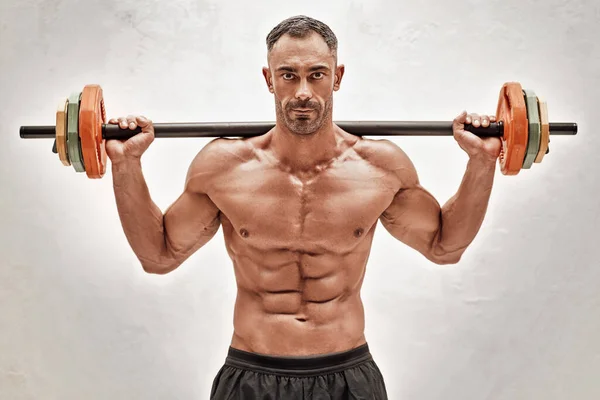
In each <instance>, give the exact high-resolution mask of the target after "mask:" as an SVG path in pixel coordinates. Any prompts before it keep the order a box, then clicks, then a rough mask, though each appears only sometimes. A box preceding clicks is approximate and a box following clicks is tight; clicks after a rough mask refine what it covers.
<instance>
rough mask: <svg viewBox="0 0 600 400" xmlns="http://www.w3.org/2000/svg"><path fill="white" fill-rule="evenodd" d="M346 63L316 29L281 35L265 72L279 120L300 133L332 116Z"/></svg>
mask: <svg viewBox="0 0 600 400" xmlns="http://www.w3.org/2000/svg"><path fill="white" fill-rule="evenodd" d="M343 74H344V66H343V65H340V66H337V65H336V59H335V55H334V54H333V53H332V52H331V50H330V49H329V47H328V46H327V43H325V41H324V40H323V38H322V37H321V36H320V35H318V34H317V33H313V34H312V35H310V36H309V37H307V38H302V39H299V38H293V37H291V36H288V35H284V36H282V37H281V38H280V39H279V40H278V41H277V43H276V44H275V46H274V47H273V49H272V50H271V53H270V55H269V67H268V68H267V67H265V68H263V75H264V76H265V80H266V82H267V85H268V86H269V91H270V92H271V93H273V94H274V95H275V107H276V112H277V120H278V122H280V123H283V124H285V126H286V127H287V128H288V129H289V130H290V131H291V132H292V133H295V134H298V135H310V134H312V133H314V132H316V131H317V130H318V129H319V128H320V127H321V126H322V125H323V123H325V122H326V121H328V120H330V119H331V110H332V106H333V91H334V90H335V91H337V90H338V89H339V85H340V82H341V80H342V76H343Z"/></svg>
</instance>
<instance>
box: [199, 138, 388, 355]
mask: <svg viewBox="0 0 600 400" xmlns="http://www.w3.org/2000/svg"><path fill="white" fill-rule="evenodd" d="M345 135H348V134H345ZM352 138H354V139H352ZM269 142H270V141H269V138H268V137H267V136H265V137H259V138H252V139H247V140H245V143H244V145H245V146H246V150H245V151H247V157H245V158H244V160H243V161H242V162H240V163H239V164H237V165H235V166H234V167H232V168H230V169H228V170H227V171H224V172H223V173H222V174H220V176H218V178H217V179H215V180H214V183H213V184H212V185H211V189H210V193H208V194H209V196H210V198H211V200H212V201H213V202H214V204H215V205H216V206H217V207H218V208H219V210H220V211H221V213H220V219H221V224H222V227H223V234H224V239H225V244H226V246H227V251H228V254H229V255H230V257H231V259H232V261H233V266H234V271H235V277H236V280H237V286H238V295H237V299H236V303H235V310H234V335H233V338H232V342H231V346H232V347H234V348H237V349H240V350H245V351H250V352H256V353H262V354H273V355H307V354H324V353H331V352H338V351H345V350H348V349H351V348H354V347H357V346H359V345H361V344H364V343H365V342H366V339H365V335H364V327H365V319H364V311H363V304H362V301H361V297H360V290H361V285H362V282H363V278H364V275H365V269H366V264H367V260H368V257H369V253H370V249H371V242H372V239H373V234H374V232H375V227H376V226H377V221H378V219H379V217H380V216H381V214H382V213H383V211H384V210H385V209H386V207H387V206H388V205H389V204H390V202H391V201H392V199H393V197H394V194H395V192H396V191H397V190H398V186H399V183H398V182H397V178H395V176H394V174H393V173H391V172H389V171H386V170H385V168H382V167H381V166H377V165H375V164H374V163H373V162H372V161H370V157H368V156H367V157H366V156H365V154H369V155H371V154H372V153H373V147H372V146H376V145H373V144H370V142H369V141H366V140H364V139H357V138H355V137H351V136H350V135H348V141H347V143H346V144H347V146H346V148H345V149H344V150H343V152H342V153H341V155H340V156H339V157H337V158H336V159H335V160H332V162H331V163H330V164H329V165H328V166H326V167H325V168H323V169H322V170H320V171H312V172H305V173H298V172H295V173H294V172H291V171H287V170H285V169H284V168H282V167H281V165H280V164H279V163H278V162H277V159H276V157H275V156H274V155H273V152H271V150H270V148H269ZM363 149H366V150H367V151H366V152H364V151H363Z"/></svg>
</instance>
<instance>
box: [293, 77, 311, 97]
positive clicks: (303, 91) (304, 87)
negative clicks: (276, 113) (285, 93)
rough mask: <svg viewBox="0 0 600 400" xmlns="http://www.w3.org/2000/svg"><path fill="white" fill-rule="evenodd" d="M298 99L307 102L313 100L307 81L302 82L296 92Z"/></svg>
mask: <svg viewBox="0 0 600 400" xmlns="http://www.w3.org/2000/svg"><path fill="white" fill-rule="evenodd" d="M296 98H297V99H298V100H301V101H306V100H309V99H311V98H312V92H311V91H310V87H309V85H308V82H307V80H306V79H302V80H301V81H300V86H298V90H296Z"/></svg>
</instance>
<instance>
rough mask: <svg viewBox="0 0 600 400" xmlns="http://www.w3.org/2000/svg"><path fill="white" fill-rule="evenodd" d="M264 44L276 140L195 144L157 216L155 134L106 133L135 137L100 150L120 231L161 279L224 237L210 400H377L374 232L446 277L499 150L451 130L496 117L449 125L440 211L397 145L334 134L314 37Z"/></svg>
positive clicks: (305, 24) (333, 84)
mask: <svg viewBox="0 0 600 400" xmlns="http://www.w3.org/2000/svg"><path fill="white" fill-rule="evenodd" d="M267 46H268V67H265V68H264V69H263V75H264V78H265V81H266V84H267V87H268V89H269V91H270V92H271V93H273V95H274V98H275V107H276V114H277V120H276V126H275V127H274V128H273V129H272V130H270V131H269V132H267V133H266V134H264V135H261V136H258V137H254V138H249V139H224V138H219V139H215V140H213V141H211V142H210V143H209V144H207V145H206V146H205V147H204V148H202V149H201V150H200V151H199V153H198V154H197V156H196V157H195V158H194V160H193V161H192V163H191V165H190V167H189V171H188V174H187V178H186V185H185V190H184V192H183V193H182V194H181V195H180V197H179V198H178V199H177V200H176V201H175V202H174V203H173V204H172V205H171V206H170V207H169V208H168V209H167V210H166V212H165V213H164V214H163V213H162V212H161V210H160V209H159V208H158V207H157V206H156V205H155V203H154V202H153V201H152V199H151V198H150V195H149V192H148V188H147V186H146V182H145V181H144V178H143V174H142V169H141V161H140V160H141V156H142V154H143V153H144V151H145V150H146V149H147V148H148V146H149V145H150V144H151V143H152V141H153V139H154V131H153V128H152V122H151V121H150V120H148V119H146V118H144V117H142V116H129V117H126V118H119V119H112V120H111V121H110V123H113V124H120V126H121V127H122V128H124V129H126V128H127V127H129V128H130V129H135V128H136V127H138V126H139V127H141V128H142V133H140V134H138V135H136V136H134V137H133V138H131V139H129V140H127V141H126V142H119V141H109V142H108V143H107V152H108V155H109V157H110V158H111V161H112V172H113V179H114V191H115V196H116V203H117V207H118V211H119V215H120V218H121V222H122V225H123V229H124V232H125V234H126V236H127V239H128V241H129V243H130V245H131V247H132V249H133V251H134V252H135V254H136V255H137V257H138V258H139V260H140V262H141V265H142V267H143V268H144V270H145V271H146V272H148V273H153V274H166V273H168V272H170V271H173V270H174V269H176V268H177V267H178V266H179V265H181V264H182V263H183V262H184V261H185V260H186V259H187V258H188V257H189V256H190V255H192V254H193V253H194V252H195V251H197V250H198V249H199V248H201V247H202V246H203V245H204V244H206V243H207V242H208V241H209V240H210V239H211V238H212V237H213V236H214V235H215V233H216V232H217V231H218V229H219V227H222V228H223V235H224V239H225V244H226V248H227V251H228V254H229V255H230V257H231V259H232V261H233V267H234V270H235V276H236V281H237V286H238V295H237V299H236V303H235V311H234V332H233V337H232V341H231V346H230V348H229V352H228V356H227V358H226V361H225V365H223V367H222V368H221V370H220V371H219V373H218V374H217V376H216V377H215V379H214V384H213V387H212V392H211V398H212V399H248V400H250V399H252V400H257V399H369V400H373V399H376V400H377V399H386V398H387V394H386V388H385V384H384V379H383V377H382V374H381V372H380V370H379V369H378V367H377V365H376V363H375V361H374V360H373V358H372V356H371V354H370V353H369V348H368V345H367V341H366V338H365V335H364V328H365V320H364V315H363V305H362V302H361V298H360V290H361V284H362V282H363V278H364V274H365V266H366V264H367V259H368V256H369V252H370V248H371V242H372V239H373V234H374V232H375V227H376V225H377V222H378V221H381V223H382V225H383V226H384V227H385V228H386V229H387V230H388V231H389V233H390V234H391V235H393V236H394V237H395V238H397V239H398V240H399V241H400V242H403V243H404V244H406V245H408V246H410V247H412V248H414V249H416V250H417V251H419V252H420V253H422V254H423V256H425V257H426V258H427V259H428V260H431V261H432V262H434V263H436V264H452V263H457V262H458V261H459V260H460V258H461V255H462V254H463V253H464V251H465V249H466V248H467V246H468V245H469V244H470V243H471V242H472V240H473V239H474V237H475V235H476V233H477V232H478V230H479V228H480V225H481V223H482V220H483V218H484V215H485V212H486V208H487V204H488V199H489V196H490V192H491V188H492V181H493V177H494V172H495V163H496V159H497V157H498V155H499V151H500V141H499V139H497V138H487V139H480V138H478V137H476V136H475V135H473V134H471V133H469V132H467V131H464V129H463V128H464V124H470V123H472V124H473V125H474V126H479V125H480V124H481V125H483V126H488V125H489V123H490V121H494V118H493V117H488V116H485V115H482V116H479V115H477V114H467V113H466V112H463V113H461V114H460V115H459V116H458V117H457V118H456V119H455V120H454V124H453V130H454V137H455V139H456V141H457V142H458V144H459V145H460V147H461V148H462V149H463V150H464V151H466V153H467V154H468V155H469V162H468V166H467V170H466V172H465V175H464V179H463V181H462V183H461V185H460V187H459V189H458V192H457V193H456V195H455V196H454V197H452V198H451V199H450V200H449V201H448V202H447V203H446V204H445V205H444V206H443V207H440V205H439V204H438V202H437V201H436V200H435V199H434V198H433V197H432V196H431V194H429V193H428V192H427V191H426V190H425V189H424V188H423V187H422V186H421V185H420V184H419V179H418V177H417V173H416V171H415V168H414V166H413V164H412V163H411V161H410V159H409V158H408V156H407V155H406V154H405V153H404V152H403V151H402V150H401V149H400V148H399V147H398V146H396V145H395V144H393V143H392V142H390V141H387V140H370V139H364V138H362V137H357V136H354V135H351V134H349V133H347V132H344V131H343V130H342V129H340V128H339V127H338V126H336V125H335V124H334V123H333V122H332V105H333V92H334V91H337V90H339V88H340V84H341V81H342V77H343V75H344V66H343V65H338V62H337V39H336V37H335V35H334V34H333V32H332V31H331V30H330V29H329V27H328V26H327V25H325V24H323V23H321V22H319V21H316V20H314V19H311V18H308V17H305V16H298V17H293V18H289V19H287V20H285V21H283V22H281V23H280V24H279V25H278V26H277V27H275V28H274V29H273V30H272V31H271V32H270V33H269V35H268V37H267Z"/></svg>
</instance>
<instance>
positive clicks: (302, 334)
mask: <svg viewBox="0 0 600 400" xmlns="http://www.w3.org/2000/svg"><path fill="white" fill-rule="evenodd" d="M364 239H366V240H364V242H363V243H364V245H362V246H359V248H357V249H356V251H352V252H350V253H346V254H343V255H341V254H335V253H314V252H308V251H303V250H294V249H272V250H269V251H265V250H258V249H252V247H251V246H249V245H247V244H244V243H240V241H241V239H239V238H235V239H233V240H230V241H228V242H230V243H229V244H230V245H229V246H228V249H229V254H230V255H231V256H232V259H233V264H234V271H235V275H236V280H237V286H238V293H237V299H236V302H235V308H234V334H233V338H232V342H231V346H232V347H233V348H236V349H239V350H244V351H248V352H254V353H261V354H269V355H280V356H302V355H316V354H326V353H334V352H341V351H345V350H349V349H352V348H355V347H358V346H360V345H362V344H364V343H366V340H365V336H364V327H365V319H364V309H363V304H362V300H361V298H360V287H361V284H362V281H363V278H364V272H365V265H366V259H367V257H368V250H367V251H364V249H362V247H364V246H369V245H370V240H369V239H370V238H367V237H365V238H364ZM232 242H233V243H232Z"/></svg>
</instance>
